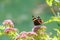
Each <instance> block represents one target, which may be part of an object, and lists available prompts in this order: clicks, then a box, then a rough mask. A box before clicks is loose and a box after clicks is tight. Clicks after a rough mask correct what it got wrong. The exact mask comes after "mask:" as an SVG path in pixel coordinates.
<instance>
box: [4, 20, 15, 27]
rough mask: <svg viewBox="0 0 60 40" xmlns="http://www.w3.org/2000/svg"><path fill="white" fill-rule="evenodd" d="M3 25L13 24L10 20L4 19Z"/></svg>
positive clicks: (11, 25) (12, 25)
mask: <svg viewBox="0 0 60 40" xmlns="http://www.w3.org/2000/svg"><path fill="white" fill-rule="evenodd" d="M3 25H9V26H10V27H14V24H13V22H12V21H11V20H4V22H3Z"/></svg>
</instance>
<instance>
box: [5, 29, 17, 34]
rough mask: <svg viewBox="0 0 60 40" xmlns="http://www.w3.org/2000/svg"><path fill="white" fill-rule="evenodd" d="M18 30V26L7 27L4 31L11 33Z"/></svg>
mask: <svg viewBox="0 0 60 40" xmlns="http://www.w3.org/2000/svg"><path fill="white" fill-rule="evenodd" d="M11 31H12V32H16V31H17V29H16V28H6V29H5V30H4V32H5V33H9V32H11Z"/></svg>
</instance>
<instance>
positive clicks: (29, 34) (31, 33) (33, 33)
mask: <svg viewBox="0 0 60 40" xmlns="http://www.w3.org/2000/svg"><path fill="white" fill-rule="evenodd" d="M27 35H28V36H33V35H35V36H37V34H36V33H35V32H27Z"/></svg>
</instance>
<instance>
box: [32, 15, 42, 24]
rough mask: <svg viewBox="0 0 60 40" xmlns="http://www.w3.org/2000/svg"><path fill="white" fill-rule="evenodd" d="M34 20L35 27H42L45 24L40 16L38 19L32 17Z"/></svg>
mask: <svg viewBox="0 0 60 40" xmlns="http://www.w3.org/2000/svg"><path fill="white" fill-rule="evenodd" d="M32 18H33V22H34V25H41V24H42V23H43V21H42V20H41V18H40V17H39V16H38V17H37V18H36V17H34V16H32Z"/></svg>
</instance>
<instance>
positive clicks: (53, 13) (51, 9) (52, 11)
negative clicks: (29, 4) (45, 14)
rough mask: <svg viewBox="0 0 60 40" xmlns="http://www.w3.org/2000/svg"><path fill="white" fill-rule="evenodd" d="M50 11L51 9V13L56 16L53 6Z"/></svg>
mask: <svg viewBox="0 0 60 40" xmlns="http://www.w3.org/2000/svg"><path fill="white" fill-rule="evenodd" d="M51 11H52V13H53V15H54V16H56V13H55V11H54V9H53V8H51Z"/></svg>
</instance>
